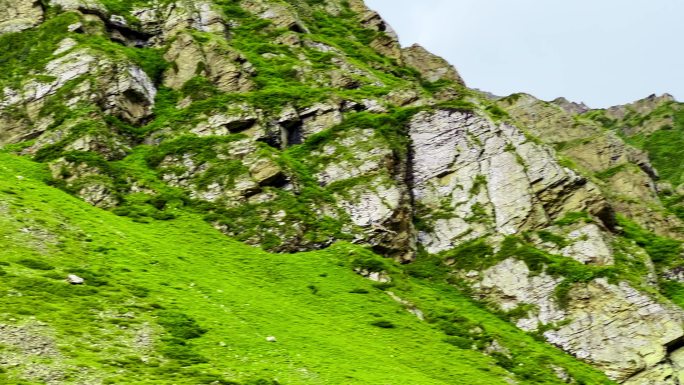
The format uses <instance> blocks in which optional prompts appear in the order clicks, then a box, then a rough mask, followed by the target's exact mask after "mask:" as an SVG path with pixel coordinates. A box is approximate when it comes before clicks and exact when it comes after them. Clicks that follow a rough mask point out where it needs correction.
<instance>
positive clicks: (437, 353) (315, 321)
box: [0, 154, 609, 385]
mask: <svg viewBox="0 0 684 385" xmlns="http://www.w3.org/2000/svg"><path fill="white" fill-rule="evenodd" d="M46 176H47V172H46V170H44V167H43V166H42V165H39V164H36V163H32V162H30V161H28V160H26V159H22V158H18V157H15V156H12V155H5V154H0V214H1V215H0V247H1V248H2V250H3V251H2V252H1V253H0V255H1V257H0V261H1V262H0V264H1V265H2V266H1V268H2V270H0V274H2V278H1V280H0V290H1V291H2V293H4V295H3V296H2V297H1V299H0V301H2V304H1V305H0V308H1V309H2V312H1V313H0V331H2V332H0V362H2V363H3V365H2V367H3V369H2V371H1V372H0V373H1V374H0V382H1V383H7V384H9V383H11V384H45V383H55V382H59V383H69V384H100V383H102V384H237V383H244V384H276V383H278V384H488V385H489V384H506V383H507V382H506V378H513V379H517V380H518V381H519V383H549V384H551V383H562V382H561V381H560V380H559V379H558V378H557V376H556V375H555V374H554V368H556V370H562V371H566V372H568V373H570V374H571V375H572V376H573V377H575V378H576V379H577V381H578V383H585V384H599V383H609V381H607V380H606V379H605V378H604V377H603V376H602V375H601V374H599V373H598V372H596V371H594V370H593V369H590V368H589V367H588V366H586V365H584V364H581V363H579V362H578V361H575V360H574V359H573V358H571V357H569V356H567V355H565V354H563V353H561V352H560V351H558V350H556V349H554V348H552V347H550V346H547V345H545V344H543V343H541V342H538V341H537V340H536V339H535V338H533V337H532V336H530V335H527V334H525V333H523V332H521V331H519V330H518V329H516V328H515V327H513V326H512V325H511V324H509V323H507V322H505V321H504V320H502V319H500V318H498V317H496V316H494V315H493V314H491V313H488V312H487V311H485V310H483V308H481V307H479V306H478V305H477V304H474V303H472V302H471V301H470V300H467V299H466V297H465V296H463V295H462V294H461V293H459V292H458V291H456V290H455V289H453V288H451V287H447V286H442V285H441V284H431V283H430V282H429V281H423V280H417V279H414V278H408V275H404V274H403V273H402V271H401V269H400V267H398V266H391V265H389V262H387V261H385V260H382V259H377V258H376V257H375V256H374V255H372V254H370V253H369V252H367V251H365V250H364V249H361V248H358V247H356V246H352V245H348V244H338V245H336V246H334V247H332V248H330V249H328V250H325V251H319V252H312V253H301V254H294V255H284V254H282V255H281V254H269V253H266V252H264V251H261V250H259V249H256V248H252V247H249V246H245V245H242V244H240V243H238V242H235V241H233V240H230V239H228V238H226V237H225V236H223V235H222V234H220V233H219V232H218V231H215V230H214V229H213V228H211V227H210V226H209V225H208V224H206V223H205V222H204V221H203V220H201V219H200V218H195V217H194V216H193V215H191V214H184V213H178V217H177V218H176V219H173V220H170V221H152V222H150V223H137V222H134V221H132V220H131V219H130V218H125V217H117V216H115V215H114V214H112V213H110V212H107V211H103V210H100V209H97V208H94V207H91V206H89V205H88V204H86V203H84V202H82V201H80V200H78V199H76V198H74V197H72V196H69V195H68V194H66V193H65V192H63V191H61V190H59V189H57V188H53V187H50V186H48V185H46V184H45V183H44V182H43V180H44V179H45V177H46ZM378 264H380V266H381V267H382V268H384V269H388V270H390V271H393V273H392V275H393V278H394V279H393V284H383V285H379V284H377V283H375V284H374V282H372V281H370V280H368V279H365V278H363V277H361V276H360V275H358V274H356V273H354V271H353V266H356V265H363V266H366V267H373V266H377V265H378ZM383 264H384V265H383ZM68 274H76V275H78V276H80V277H83V278H84V279H85V280H86V284H85V285H70V284H68V283H67V282H66V281H65V277H66V276H67V275H68ZM388 291H391V292H393V293H395V294H396V295H398V296H400V297H402V298H404V299H405V300H408V301H411V302H413V303H414V304H416V305H417V306H419V307H420V309H421V310H422V311H423V312H424V313H425V314H426V316H427V320H426V321H421V320H419V319H418V318H417V317H416V316H414V315H413V314H411V313H410V312H408V311H407V309H406V308H405V307H406V305H402V304H401V303H399V302H397V301H395V300H393V299H392V298H391V296H390V295H388V293H387V292H388ZM268 336H274V337H276V338H277V342H267V340H266V337H268ZM494 340H496V341H497V342H498V344H499V345H501V346H503V347H504V351H503V352H492V351H490V354H489V355H486V354H483V352H484V351H486V350H488V348H487V347H488V346H490V345H491V342H492V341H494ZM506 350H508V352H506ZM561 368H563V369H561Z"/></svg>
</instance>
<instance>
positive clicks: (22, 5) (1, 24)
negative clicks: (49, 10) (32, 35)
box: [0, 0, 43, 35]
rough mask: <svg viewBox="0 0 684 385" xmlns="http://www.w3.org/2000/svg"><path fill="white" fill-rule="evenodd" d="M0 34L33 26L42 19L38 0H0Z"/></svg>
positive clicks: (41, 9) (41, 10)
mask: <svg viewBox="0 0 684 385" xmlns="http://www.w3.org/2000/svg"><path fill="white" fill-rule="evenodd" d="M0 10H2V12H1V13H0V35H2V34H4V33H9V32H19V31H23V30H25V29H29V28H31V27H35V26H36V25H38V24H40V23H41V22H42V21H43V8H42V6H41V4H40V1H33V0H19V1H16V0H0Z"/></svg>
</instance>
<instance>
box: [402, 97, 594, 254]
mask: <svg viewBox="0 0 684 385" xmlns="http://www.w3.org/2000/svg"><path fill="white" fill-rule="evenodd" d="M409 135H410V137H411V143H412V144H411V150H412V154H413V162H412V170H413V171H412V172H413V183H414V184H413V194H414V198H415V202H416V206H417V207H418V215H419V218H420V220H421V221H422V222H424V224H425V225H426V229H425V230H423V231H421V233H420V236H419V237H420V240H421V242H422V243H424V245H425V247H426V249H427V250H428V251H430V252H440V251H444V250H447V249H450V248H452V247H454V246H455V245H457V244H458V243H459V242H462V241H464V240H469V239H475V238H479V237H481V236H484V235H487V234H489V233H491V232H494V233H498V234H501V235H511V234H516V233H518V232H520V231H522V230H524V229H533V228H538V227H543V226H545V225H548V224H549V223H550V222H551V221H552V220H553V219H554V218H557V217H559V216H560V215H563V214H564V213H566V212H571V211H585V210H587V211H591V212H599V211H601V210H602V209H603V208H604V207H605V202H604V201H603V199H602V198H601V196H600V194H599V193H598V190H597V189H596V187H595V186H594V185H592V184H591V183H588V182H587V181H586V180H585V179H584V178H582V177H580V176H579V175H577V174H575V173H574V172H573V171H571V170H569V169H566V168H563V167H561V166H560V165H559V164H558V163H557V162H556V160H555V158H554V156H553V153H552V152H550V151H549V150H548V149H547V148H544V147H542V146H540V145H538V144H535V143H533V142H531V141H529V140H528V139H527V138H526V137H525V135H523V133H522V132H521V131H519V130H518V129H517V128H515V127H513V126H510V125H507V124H496V123H493V122H492V121H490V120H489V119H487V118H484V117H482V116H479V115H477V114H473V113H469V112H460V111H449V110H439V111H436V112H434V113H429V112H422V113H420V114H418V115H416V117H415V118H414V119H413V120H412V121H411V123H410V124H409Z"/></svg>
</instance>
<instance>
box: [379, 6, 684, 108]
mask: <svg viewBox="0 0 684 385" xmlns="http://www.w3.org/2000/svg"><path fill="white" fill-rule="evenodd" d="M366 4H367V5H368V6H369V7H371V8H373V9H375V10H376V11H378V12H380V14H381V15H382V16H383V18H384V19H385V20H387V21H388V22H389V23H390V24H391V25H392V26H393V27H394V29H395V30H396V31H397V33H398V34H399V37H400V39H401V42H402V45H404V46H406V45H411V44H413V43H419V44H421V45H423V46H424V47H425V48H427V49H428V50H430V51H432V52H434V53H436V54H438V55H440V56H443V57H444V58H446V59H447V60H449V61H450V62H451V63H452V64H454V66H456V68H457V69H458V70H459V72H460V73H461V76H463V78H464V79H465V81H466V83H467V84H468V86H470V87H473V88H480V89H482V90H485V91H490V92H493V93H495V94H498V95H508V94H511V93H514V92H527V93H531V94H533V95H535V96H537V97H539V98H541V99H545V100H550V99H554V98H556V97H558V96H565V97H566V98H568V99H570V100H574V101H584V102H585V103H587V104H588V105H589V106H591V107H594V108H599V107H607V106H611V105H616V104H624V103H627V102H630V101H634V100H636V99H641V98H643V97H646V96H648V95H650V94H653V93H656V94H662V93H665V92H667V93H670V94H672V95H674V96H675V97H676V98H677V99H678V100H679V101H684V1H683V0H573V1H567V0H566V1H560V0H366Z"/></svg>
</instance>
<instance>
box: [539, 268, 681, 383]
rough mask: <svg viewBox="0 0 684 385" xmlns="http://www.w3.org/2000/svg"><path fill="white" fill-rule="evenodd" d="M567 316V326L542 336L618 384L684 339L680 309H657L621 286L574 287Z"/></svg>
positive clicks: (595, 283) (651, 365)
mask: <svg viewBox="0 0 684 385" xmlns="http://www.w3.org/2000/svg"><path fill="white" fill-rule="evenodd" d="M567 312H568V313H567V319H569V320H571V321H570V323H569V324H567V325H565V326H563V327H561V328H559V329H558V330H553V331H547V332H545V333H544V336H545V337H546V338H547V340H548V341H549V342H551V343H553V344H555V345H558V346H559V347H561V348H563V349H564V350H566V351H570V352H572V353H573V354H574V355H576V356H577V357H580V358H582V359H585V360H587V361H589V362H591V363H592V364H594V365H595V366H597V367H599V368H601V369H602V370H603V371H605V372H606V374H608V375H609V376H610V377H612V378H614V379H616V380H618V381H621V382H622V381H626V380H628V379H630V378H631V377H632V376H634V375H636V374H638V373H640V372H642V371H649V370H653V368H654V367H657V366H658V365H659V364H661V363H662V362H664V361H665V360H666V359H667V358H668V351H671V349H673V348H678V347H679V346H678V344H680V343H681V339H682V337H683V336H684V331H683V330H682V322H683V321H684V317H683V314H682V311H681V310H679V309H675V308H674V307H671V306H668V305H663V304H660V303H658V302H656V301H654V300H653V299H652V298H649V297H648V296H647V295H645V294H643V293H640V292H638V291H636V290H634V289H633V288H632V287H630V286H629V285H628V284H627V283H624V282H622V283H620V284H618V285H614V284H609V283H608V282H607V281H606V280H605V279H597V280H596V281H593V282H591V283H589V284H587V285H584V286H580V287H576V288H575V289H574V290H573V291H572V292H571V294H570V302H569V305H568V309H567ZM671 365H672V364H665V366H671ZM661 369H662V368H660V369H659V370H661ZM627 383H629V384H640V383H644V382H642V381H639V380H636V379H633V380H630V381H627Z"/></svg>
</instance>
